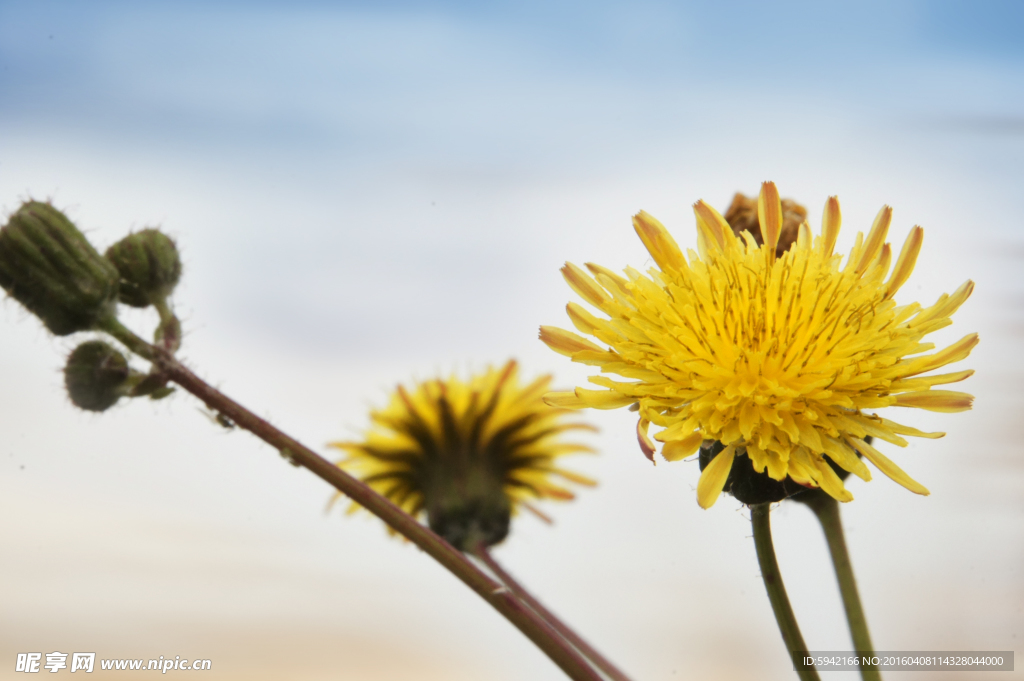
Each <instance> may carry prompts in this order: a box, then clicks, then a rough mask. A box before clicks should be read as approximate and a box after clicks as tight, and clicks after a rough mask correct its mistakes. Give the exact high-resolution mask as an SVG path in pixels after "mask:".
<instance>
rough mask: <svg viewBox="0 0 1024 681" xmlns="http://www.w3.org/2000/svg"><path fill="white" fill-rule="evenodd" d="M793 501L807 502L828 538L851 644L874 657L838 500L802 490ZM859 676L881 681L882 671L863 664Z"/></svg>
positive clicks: (868, 679)
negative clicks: (847, 547) (802, 492)
mask: <svg viewBox="0 0 1024 681" xmlns="http://www.w3.org/2000/svg"><path fill="white" fill-rule="evenodd" d="M794 500H796V501H800V502H803V503H805V504H807V505H808V506H809V507H810V508H811V510H812V511H814V515H815V516H817V517H818V522H820V523H821V529H822V530H824V531H825V539H826V541H828V550H829V553H830V554H832V565H833V566H834V567H835V570H836V579H837V580H838V581H839V592H840V593H841V594H842V596H843V608H844V609H845V610H846V621H847V622H849V624H850V635H851V636H852V638H853V647H854V649H855V650H856V651H857V654H858V655H859V656H862V657H863V656H872V657H873V656H874V653H875V648H874V646H873V645H872V644H871V634H870V633H869V632H868V621H867V618H866V617H864V608H863V606H862V605H861V602H860V594H859V593H858V592H857V581H856V580H855V579H854V578H853V566H852V565H851V563H850V554H849V552H848V551H847V550H846V537H845V536H844V534H843V521H842V518H841V517H840V514H839V502H838V501H836V500H835V499H833V498H832V497H830V496H829V495H828V494H825V493H824V492H821V491H817V490H816V491H812V492H805V493H804V494H800V495H799V496H797V497H794ZM860 675H861V678H863V679H864V681H881V680H882V674H881V673H880V672H879V671H878V667H877V666H876V665H866V666H862V667H861V669H860Z"/></svg>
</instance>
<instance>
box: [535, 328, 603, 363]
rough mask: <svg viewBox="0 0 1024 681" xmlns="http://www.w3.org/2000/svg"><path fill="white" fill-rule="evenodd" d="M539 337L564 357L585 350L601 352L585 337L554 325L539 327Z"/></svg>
mask: <svg viewBox="0 0 1024 681" xmlns="http://www.w3.org/2000/svg"><path fill="white" fill-rule="evenodd" d="M540 339H541V341H543V342H544V344H545V345H547V346H548V347H549V348H551V349H552V350H554V351H555V352H557V353H558V354H560V355H565V356H566V357H572V356H573V355H574V354H575V353H577V352H584V351H587V350H590V351H593V352H603V350H601V348H600V347H599V346H597V345H594V344H593V343H591V342H590V341H588V340H587V339H586V338H581V337H580V336H577V335H576V334H574V333H572V332H570V331H565V330H563V329H559V328H558V327H556V326H542V327H540Z"/></svg>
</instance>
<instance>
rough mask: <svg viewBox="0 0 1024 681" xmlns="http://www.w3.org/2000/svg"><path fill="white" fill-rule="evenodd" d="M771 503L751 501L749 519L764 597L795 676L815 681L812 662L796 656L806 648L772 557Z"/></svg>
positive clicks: (815, 673) (773, 550)
mask: <svg viewBox="0 0 1024 681" xmlns="http://www.w3.org/2000/svg"><path fill="white" fill-rule="evenodd" d="M770 508H771V504H770V503H764V504H753V505H751V507H750V522H751V524H752V525H753V527H754V548H755V549H756V550H757V562H758V565H760V567H761V579H763V580H764V588H765V589H766V590H767V591H768V600H769V601H770V602H771V604H772V610H773V611H774V612H775V621H776V622H778V625H779V632H780V633H781V634H782V642H783V643H784V644H785V645H786V650H788V651H789V656H790V658H791V659H792V660H793V665H794V666H795V667H796V673H797V675H798V676H799V677H800V678H801V679H802V680H803V681H818V679H819V677H818V672H817V670H816V669H815V668H814V666H813V665H811V666H805V665H804V664H803V660H801V659H800V654H799V653H800V652H806V651H807V644H806V643H804V637H803V636H802V635H801V634H800V627H799V625H797V623H796V616H795V615H793V608H792V606H790V604H789V596H787V595H786V586H785V584H783V583H782V575H781V574H779V563H778V561H776V560H775V547H774V546H773V545H772V526H771V520H770V519H769V517H768V513H769V511H770Z"/></svg>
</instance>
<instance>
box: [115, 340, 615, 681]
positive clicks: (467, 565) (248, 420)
mask: <svg viewBox="0 0 1024 681" xmlns="http://www.w3.org/2000/svg"><path fill="white" fill-rule="evenodd" d="M103 330H104V331H106V332H108V333H109V334H111V335H112V336H114V337H115V338H117V339H118V340H119V341H121V342H122V343H123V344H124V345H125V346H126V347H128V348H129V349H130V350H132V352H135V353H136V354H138V355H140V356H142V357H144V358H146V359H149V360H150V361H152V362H153V363H154V365H155V368H156V369H157V370H158V371H159V372H160V373H162V374H163V375H164V376H166V377H167V378H168V379H169V380H171V381H173V382H174V383H177V384H178V385H180V386H181V387H182V388H184V389H185V390H187V391H188V392H190V393H192V394H193V395H195V396H196V397H198V398H199V399H200V400H202V401H203V403H204V404H206V406H207V407H209V408H210V409H212V410H214V411H216V412H218V413H219V414H222V415H224V416H226V417H227V418H229V419H231V421H233V422H234V423H235V425H237V426H238V427H239V428H243V429H245V430H248V431H249V432H250V433H252V434H253V435H255V436H256V437H258V438H259V439H261V440H263V441H264V442H266V443H267V444H268V445H270V446H271V447H273V448H274V449H276V450H278V451H279V452H281V453H282V454H283V455H285V457H286V458H287V459H288V460H289V461H290V462H291V463H293V464H295V465H296V466H303V467H305V468H307V469H309V471H311V472H312V473H313V474H314V475H316V476H317V477H319V478H321V479H322V480H324V481H325V482H327V483H328V484H330V485H331V486H333V487H334V488H335V489H337V490H338V491H339V492H341V493H342V494H344V495H346V496H347V497H349V498H350V499H352V500H353V501H355V502H356V503H357V504H359V505H360V506H362V507H363V508H365V509H367V510H368V511H370V512H371V513H373V514H374V515H376V516H377V517H378V518H380V519H381V520H383V521H384V522H385V523H387V524H388V525H389V526H390V527H391V528H393V529H394V530H395V531H396V532H398V533H399V534H401V535H402V536H404V537H405V538H406V539H408V540H409V541H411V542H412V543H413V544H415V545H416V546H418V547H419V548H421V549H422V550H423V551H424V552H426V553H427V554H429V555H430V556H431V557H432V558H433V559H434V560H436V561H437V562H439V563H440V564H441V565H442V566H444V567H445V568H447V569H448V570H449V571H450V572H451V573H452V574H454V575H455V576H456V577H458V578H459V579H460V580H462V582H463V583H464V584H466V586H468V587H469V588H471V589H472V590H473V591H475V592H476V593H477V595H479V596H480V597H481V598H483V599H484V600H485V601H487V603H489V604H490V605H491V606H492V607H493V608H494V609H495V610H497V611H498V612H500V613H501V614H502V615H504V616H505V618H506V619H507V620H508V621H509V622H511V623H512V624H513V625H515V627H516V628H517V629H519V631H521V632H522V633H523V634H524V635H525V636H526V637H527V638H529V639H530V640H531V641H532V642H533V643H534V644H535V645H537V647H539V648H540V649H541V650H542V651H544V653H545V654H547V656H548V657H549V658H551V660H552V661H553V662H554V663H555V664H557V665H558V666H559V668H561V670H562V671H563V672H565V674H566V675H567V676H568V677H569V678H571V679H573V681H602V680H601V677H600V675H599V674H598V673H597V672H596V671H594V669H593V668H591V666H590V665H589V664H588V663H587V661H586V660H584V659H583V657H582V656H581V655H580V653H579V652H577V651H576V650H575V649H574V648H573V647H572V646H571V645H570V644H569V643H568V642H567V641H565V639H563V638H562V637H561V636H560V635H559V634H558V632H556V631H555V630H554V629H553V628H552V627H551V625H549V624H548V623H547V622H545V621H544V619H543V618H542V617H541V616H540V615H538V614H537V613H536V612H534V611H533V610H531V609H530V608H529V607H527V606H526V605H524V604H523V603H522V602H521V601H520V600H519V599H518V598H516V596H515V595H514V594H513V593H511V592H510V591H509V590H508V589H505V588H503V587H502V585H500V584H498V583H497V582H495V581H494V580H493V579H491V578H490V577H488V576H487V575H486V574H485V573H484V572H483V571H482V570H480V569H479V568H478V567H477V566H476V565H474V564H473V562H472V561H471V560H469V559H468V558H467V557H466V556H465V555H464V554H463V553H462V552H461V551H459V550H457V549H456V548H454V547H453V546H452V545H451V544H449V543H448V542H446V541H445V540H444V539H442V538H441V537H439V536H438V535H436V534H434V533H433V532H431V531H430V529H429V528H427V527H426V526H424V525H422V524H421V523H420V522H419V521H417V520H416V519H415V518H413V517H412V516H411V515H409V514H408V513H406V512H405V511H403V510H402V509H400V508H399V507H398V506H396V505H395V504H394V503H392V502H391V501H390V500H389V499H387V498H386V497H384V496H381V495H380V494H378V493H376V492H374V491H373V490H372V489H370V487H368V486H367V485H365V484H363V483H362V482H361V481H359V480H357V479H356V478H354V477H352V476H351V475H349V474H348V473H346V472H345V471H343V470H341V469H340V468H338V467H337V466H336V465H335V464H333V463H331V462H330V461H328V460H327V459H325V458H323V457H322V456H320V455H319V454H317V453H316V452H314V451H313V450H312V449H310V448H309V447H306V446H305V445H303V444H302V443H300V442H299V441H298V440H296V439H294V438H292V437H291V436H289V435H287V434H285V433H284V432H282V431H280V430H278V429H277V428H276V427H274V426H273V425H271V424H270V423H268V422H267V421H265V420H264V419H262V418H260V417H259V416H256V415H255V414H254V413H252V412H251V411H249V410H248V409H246V408H245V407H243V406H242V405H240V404H239V403H237V402H235V401H234V400H232V399H231V398H230V397H228V396H227V395H224V394H223V393H221V392H220V391H219V390H217V389H216V388H214V387H213V386H211V385H209V384H208V383H206V382H205V381H203V380H202V379H201V378H199V377H198V376H196V375H195V374H194V373H192V371H190V370H189V369H188V368H187V367H185V366H184V365H183V364H181V363H180V362H179V361H178V360H177V359H175V358H174V356H173V355H172V354H171V353H170V352H169V351H168V350H166V349H164V348H161V347H159V346H154V345H150V344H149V343H147V342H146V341H144V340H142V339H141V338H139V337H138V336H136V335H135V334H134V333H132V331H130V330H129V329H127V328H126V327H125V326H123V325H122V324H121V323H120V322H118V321H117V320H109V321H107V322H106V323H105V324H104V325H103Z"/></svg>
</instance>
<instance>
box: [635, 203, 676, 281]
mask: <svg viewBox="0 0 1024 681" xmlns="http://www.w3.org/2000/svg"><path fill="white" fill-rule="evenodd" d="M633 229H635V230H636V233H637V236H639V237H640V240H641V241H643V242H644V246H645V247H646V248H647V252H648V253H650V254H651V257H652V258H654V262H656V263H658V267H660V268H661V269H663V270H667V269H679V268H680V267H682V266H685V264H686V261H685V260H683V253H682V251H680V250H679V245H678V244H676V240H675V239H673V238H672V235H671V234H669V233H668V230H667V229H665V226H664V225H662V224H661V223H660V222H658V221H657V220H656V219H654V218H653V217H651V215H650V214H649V213H645V212H644V211H640V212H639V213H637V214H636V215H634V216H633Z"/></svg>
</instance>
